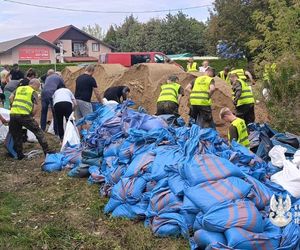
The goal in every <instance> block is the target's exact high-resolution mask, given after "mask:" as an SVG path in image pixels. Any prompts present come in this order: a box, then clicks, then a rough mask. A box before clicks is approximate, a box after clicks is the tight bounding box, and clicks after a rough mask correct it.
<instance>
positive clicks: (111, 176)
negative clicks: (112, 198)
mask: <svg viewBox="0 0 300 250" xmlns="http://www.w3.org/2000/svg"><path fill="white" fill-rule="evenodd" d="M125 171H126V166H125V165H122V164H120V165H119V166H118V167H115V168H113V167H112V168H110V170H109V171H108V170H107V171H106V173H105V174H104V175H105V182H106V183H110V184H116V183H118V182H119V181H120V179H121V177H122V176H123V175H124V173H125Z"/></svg>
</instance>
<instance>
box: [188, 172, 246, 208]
mask: <svg viewBox="0 0 300 250" xmlns="http://www.w3.org/2000/svg"><path fill="white" fill-rule="evenodd" d="M251 187H252V185H250V184H249V183H247V182H245V181H244V180H242V179H241V178H237V177H228V178H225V179H221V180H218V181H207V182H203V183H201V184H199V185H196V186H193V187H189V188H186V189H185V190H184V194H185V195H186V196H187V197H188V198H189V199H190V200H191V201H192V202H193V203H194V204H195V205H196V206H197V207H199V208H200V209H201V210H202V211H203V212H204V213H206V212H207V211H208V210H209V209H210V208H211V207H212V206H215V205H217V204H220V203H222V202H224V201H227V200H236V199H242V198H244V197H246V196H247V194H248V193H249V191H250V190H251Z"/></svg>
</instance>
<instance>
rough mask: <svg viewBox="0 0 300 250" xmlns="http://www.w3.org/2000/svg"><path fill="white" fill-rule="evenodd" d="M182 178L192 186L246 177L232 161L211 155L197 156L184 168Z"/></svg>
mask: <svg viewBox="0 0 300 250" xmlns="http://www.w3.org/2000/svg"><path fill="white" fill-rule="evenodd" d="M182 176H184V179H186V181H187V183H188V184H189V185H190V186H195V185H197V184H200V183H202V182H205V181H214V180H219V179H223V178H226V177H229V176H236V177H240V178H242V177H244V174H243V172H242V171H241V170H240V169H239V168H238V167H236V166H235V165H234V164H232V163H231V162H230V161H228V160H226V159H223V158H220V157H218V156H215V155H211V154H203V155H201V154H195V155H194V157H193V158H192V159H190V160H189V161H188V162H187V163H186V164H184V166H183V168H182Z"/></svg>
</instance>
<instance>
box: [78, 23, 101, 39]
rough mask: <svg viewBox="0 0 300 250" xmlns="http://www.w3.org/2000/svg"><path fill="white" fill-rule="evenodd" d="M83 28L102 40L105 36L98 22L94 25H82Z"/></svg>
mask: <svg viewBox="0 0 300 250" xmlns="http://www.w3.org/2000/svg"><path fill="white" fill-rule="evenodd" d="M82 30H83V31H84V32H86V33H88V34H90V35H91V36H93V37H96V38H97V39H99V40H102V39H103V38H104V37H105V33H104V32H103V30H102V28H101V27H100V25H99V24H96V23H95V24H94V25H87V26H85V27H82Z"/></svg>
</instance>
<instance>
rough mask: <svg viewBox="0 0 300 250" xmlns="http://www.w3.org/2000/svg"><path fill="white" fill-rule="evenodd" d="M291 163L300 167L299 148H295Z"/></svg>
mask: <svg viewBox="0 0 300 250" xmlns="http://www.w3.org/2000/svg"><path fill="white" fill-rule="evenodd" d="M293 163H294V164H296V165H297V166H298V167H299V168H300V150H297V151H296V153H295V154H294V159H293Z"/></svg>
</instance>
